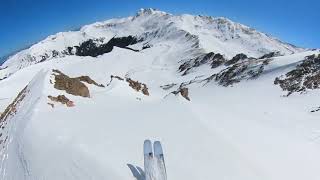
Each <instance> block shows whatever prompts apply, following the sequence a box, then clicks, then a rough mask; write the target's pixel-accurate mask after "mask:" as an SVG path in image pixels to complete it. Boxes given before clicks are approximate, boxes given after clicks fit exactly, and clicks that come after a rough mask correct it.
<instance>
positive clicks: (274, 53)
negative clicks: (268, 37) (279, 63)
mask: <svg viewBox="0 0 320 180" xmlns="http://www.w3.org/2000/svg"><path fill="white" fill-rule="evenodd" d="M278 56H282V54H281V53H280V52H279V51H276V52H271V53H267V54H265V55H263V56H261V57H259V59H265V58H273V57H278Z"/></svg>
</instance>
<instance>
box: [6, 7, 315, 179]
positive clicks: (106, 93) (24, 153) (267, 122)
mask: <svg viewBox="0 0 320 180" xmlns="http://www.w3.org/2000/svg"><path fill="white" fill-rule="evenodd" d="M187 20H188V21H191V22H189V23H186V21H187ZM209 21H210V22H211V21H212V24H211V25H212V26H213V24H214V22H215V21H218V20H214V18H208V17H200V16H195V17H192V16H189V15H182V16H173V15H170V14H167V13H164V12H160V11H154V10H152V9H147V10H142V11H140V12H139V13H138V14H137V15H136V16H133V17H129V18H123V19H113V20H108V21H106V22H100V23H95V24H93V25H88V26H85V27H83V28H82V29H81V30H80V31H79V32H69V33H70V34H68V33H58V34H57V35H54V36H51V37H49V38H47V39H46V40H44V41H42V45H41V42H40V43H38V44H36V45H34V46H33V47H31V48H30V49H27V50H25V51H24V52H20V54H17V55H16V56H13V57H12V59H10V60H8V61H7V63H6V64H5V65H6V66H8V68H5V69H2V70H0V74H7V73H12V74H11V75H10V76H7V78H6V79H3V80H1V81H0V87H1V88H0V94H1V98H0V112H4V113H3V114H4V115H2V116H1V125H2V126H3V125H4V126H3V127H4V128H1V129H0V133H1V135H0V142H1V143H4V144H1V145H4V146H2V147H0V148H1V150H0V152H1V158H0V162H1V163H0V164H1V166H0V172H1V179H4V180H5V179H12V180H36V179H46V180H56V179H59V180H79V179H80V180H82V179H83V180H87V179H115V180H128V179H132V180H134V179H135V177H134V176H133V174H132V172H131V170H130V168H129V167H128V164H131V165H135V166H139V167H141V168H143V166H142V165H143V154H142V144H143V141H144V140H145V139H152V140H161V141H162V143H163V146H164V151H165V158H166V167H167V173H168V179H184V180H194V179H228V180H257V179H272V180H283V179H290V180H301V179H308V180H318V179H319V173H318V164H319V163H318V162H319V161H320V155H319V153H318V152H319V150H320V144H319V132H320V123H319V120H318V119H319V115H320V113H319V112H318V111H313V110H314V109H315V108H317V107H319V106H320V103H319V100H320V96H319V92H320V91H319V89H318V86H316V85H317V83H318V80H317V78H314V77H318V76H317V75H318V74H319V72H318V70H317V67H318V65H319V60H318V58H319V54H320V51H319V50H314V51H307V50H303V51H302V50H301V49H299V48H295V47H293V46H290V45H287V44H283V43H281V42H279V41H277V40H275V39H273V41H272V40H271V39H269V40H270V41H264V40H263V39H261V38H257V39H259V41H260V40H261V41H263V43H262V44H264V43H265V44H268V43H269V44H268V46H269V45H270V47H271V46H272V48H270V49H268V51H266V52H268V53H267V54H264V53H265V52H263V53H262V52H260V51H259V50H258V49H256V48H258V47H257V46H255V47H254V49H250V48H247V47H245V46H241V47H240V45H239V44H238V43H239V42H240V41H234V40H232V37H228V35H227V34H228V33H227V34H221V37H220V38H217V37H213V36H211V35H209V36H210V37H212V38H216V39H215V41H214V42H212V44H211V45H210V44H209V43H208V42H206V41H205V39H206V38H205V36H204V34H205V33H203V32H204V31H205V28H207V26H209V24H210V23H209ZM226 21H228V20H226ZM204 22H206V23H204ZM183 23H186V24H191V25H190V26H192V27H193V28H196V26H194V24H192V23H195V24H196V25H197V24H198V26H199V27H197V28H198V30H196V29H193V30H194V32H191V30H192V28H190V27H185V26H186V24H184V25H183ZM202 23H203V24H202ZM229 23H231V22H229ZM201 24H202V25H201ZM204 24H205V25H204ZM218 24H219V23H218ZM211 25H210V26H211ZM202 26H203V27H202ZM238 26H239V28H244V27H243V26H242V25H241V26H240V25H238ZM190 29H191V30H190ZM212 29H213V28H212ZM220 29H221V28H220ZM227 29H228V28H227ZM83 32H86V33H85V35H84V34H81V33H83ZM210 32H215V31H214V30H212V31H210ZM225 32H228V31H225ZM241 32H242V31H241ZM253 32H255V33H258V32H256V31H253ZM197 33H198V34H197ZM115 35H116V37H114V36H115ZM209 36H208V38H209ZM224 36H225V37H224ZM239 36H240V39H241V38H242V37H245V35H243V34H242V33H240V30H239ZM257 36H258V35H257ZM261 36H263V35H261ZM101 37H102V38H101ZM103 37H104V38H103ZM221 38H226V39H228V40H226V41H224V43H223V46H225V48H223V49H228V50H230V49H229V47H231V44H233V48H234V49H233V50H234V51H232V52H227V51H224V52H219V49H218V48H216V49H215V48H214V47H218V44H219V43H218V42H219V41H220V40H221ZM230 38H231V39H230ZM266 38H268V37H267V36H266ZM50 39H51V40H50ZM257 39H255V38H254V37H252V38H249V37H248V39H247V40H248V41H250V42H254V43H256V40H257ZM209 40H210V39H209ZM244 41H245V39H243V40H241V42H244ZM210 42H211V40H210ZM270 42H272V43H270ZM79 43H80V44H79ZM273 43H275V44H278V45H277V46H276V45H274V44H273ZM245 44H247V42H246V43H245ZM271 44H273V45H271ZM205 45H208V46H206V47H205ZM209 45H210V46H211V47H210V46H209ZM238 46H239V47H238ZM268 46H267V45H262V46H260V47H268ZM248 47H249V46H248ZM285 47H287V48H288V49H291V50H290V51H289V50H288V49H287V50H284V49H286V48H285ZM206 48H209V49H210V50H207V49H206ZM53 50H56V51H57V52H55V54H56V56H55V57H54V58H52V57H51V55H50V54H49V55H48V56H49V57H47V58H44V59H43V61H42V60H40V61H41V63H38V62H40V61H38V60H39V59H37V58H36V59H34V60H32V61H28V62H27V61H20V60H19V58H17V59H14V58H15V57H18V56H21V57H23V56H24V55H23V53H26V54H28V53H30V52H31V51H33V52H32V53H34V54H37V55H39V56H41V54H42V53H43V52H46V53H50V52H51V51H53ZM244 50H248V51H250V52H249V53H248V52H247V51H244ZM243 51H244V52H243ZM291 51H293V52H295V53H294V54H291ZM300 51H302V52H300ZM313 54H314V55H313ZM34 57H36V56H34ZM23 63H25V64H23ZM3 67H5V66H3ZM16 67H19V68H17V69H16V70H17V71H15V72H14V71H13V70H14V68H16ZM20 67H21V69H20ZM303 67H304V68H303ZM301 68H302V69H303V70H306V72H304V71H303V72H302V76H299V75H300V74H301V73H300V72H301ZM18 69H20V70H18ZM39 71H40V72H39ZM38 72H39V73H38ZM292 72H294V73H292ZM57 74H58V77H59V78H56V77H57ZM59 74H60V75H61V76H59ZM62 74H63V75H62ZM292 75H293V76H292ZM80 77H82V78H80ZM292 77H294V78H292ZM301 77H302V78H301ZM305 77H306V78H305ZM308 78H311V79H312V80H314V81H312V83H313V84H312V86H306V87H312V88H304V91H293V93H291V94H290V96H287V93H288V92H287V89H286V88H283V87H286V86H282V85H280V86H279V84H274V83H275V82H278V81H279V80H280V81H281V82H279V83H283V84H284V85H287V84H289V85H294V87H297V86H295V85H299V88H300V87H301V88H303V87H304V86H303V85H304V82H305V80H307V79H308ZM276 80H278V81H276ZM30 81H31V82H30ZM297 81H298V82H299V83H296V82H297ZM94 82H95V83H94ZM307 82H310V81H307ZM101 84H102V85H101ZM309 84H310V83H307V85H309ZM300 85H301V86H300ZM26 86H27V87H26ZM84 86H85V87H86V88H85V90H86V93H85V94H82V93H77V92H75V91H77V89H79V90H80V89H82V88H77V87H84ZM25 87H26V88H25ZM288 87H290V86H288ZM299 88H298V89H299ZM289 89H291V88H289ZM21 90H22V91H21ZM20 91H21V92H22V93H20V95H18V98H16V97H17V94H18V93H19V92H20ZM87 91H88V92H87ZM289 92H290V91H289ZM301 92H302V94H300V93H301ZM15 99H16V100H18V101H15ZM11 102H13V103H12V104H14V105H16V106H14V107H15V108H12V107H13V106H12V105H11V106H10V103H11ZM8 105H9V106H8ZM6 107H8V108H6ZM5 109H9V110H11V111H6V110H5ZM312 111H313V112H312ZM8 112H13V113H8ZM7 115H9V116H7ZM4 117H8V118H4ZM3 119H5V120H3ZM6 137H8V138H7V141H6V140H5V139H6ZM1 140H2V141H1ZM4 141H6V142H4ZM295 162H296V163H295Z"/></svg>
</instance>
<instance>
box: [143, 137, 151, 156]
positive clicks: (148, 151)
mask: <svg viewBox="0 0 320 180" xmlns="http://www.w3.org/2000/svg"><path fill="white" fill-rule="evenodd" d="M143 153H144V154H145V155H152V143H151V141H150V140H149V139H146V140H145V141H144V143H143Z"/></svg>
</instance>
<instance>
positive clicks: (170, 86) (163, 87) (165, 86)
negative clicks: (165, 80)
mask: <svg viewBox="0 0 320 180" xmlns="http://www.w3.org/2000/svg"><path fill="white" fill-rule="evenodd" d="M176 85H177V84H176V83H171V84H166V85H163V86H160V88H162V89H163V90H169V89H171V88H172V87H174V86H176Z"/></svg>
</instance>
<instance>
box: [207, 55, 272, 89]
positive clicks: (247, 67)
mask: <svg viewBox="0 0 320 180" xmlns="http://www.w3.org/2000/svg"><path fill="white" fill-rule="evenodd" d="M271 60H272V59H266V60H263V61H262V60H257V59H247V60H245V61H240V62H238V63H236V64H234V65H232V66H230V67H228V68H226V69H224V70H222V71H220V72H219V73H217V74H213V75H211V76H210V77H208V78H207V79H205V81H206V82H207V83H208V82H210V81H212V80H214V81H216V82H218V84H219V85H222V86H230V85H233V84H234V83H238V82H240V81H241V80H249V79H255V78H257V77H258V76H259V75H261V74H262V72H263V70H264V66H265V65H267V64H268V63H269V62H270V61H271Z"/></svg>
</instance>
